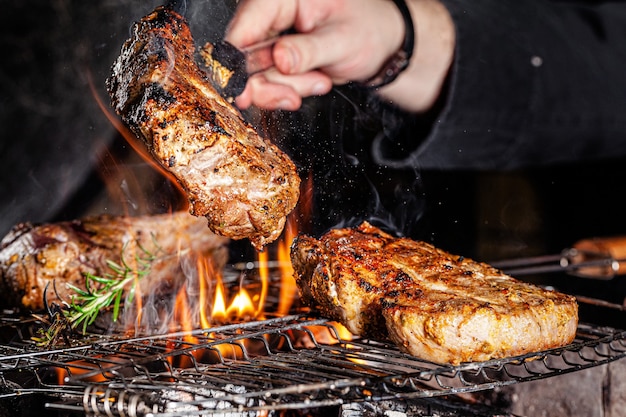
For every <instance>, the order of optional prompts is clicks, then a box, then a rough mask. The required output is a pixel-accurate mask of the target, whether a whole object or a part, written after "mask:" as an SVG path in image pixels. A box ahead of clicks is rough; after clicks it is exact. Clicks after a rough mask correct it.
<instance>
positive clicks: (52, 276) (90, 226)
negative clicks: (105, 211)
mask: <svg viewBox="0 0 626 417" xmlns="http://www.w3.org/2000/svg"><path fill="white" fill-rule="evenodd" d="M228 241H229V240H228V239H227V238H224V237H222V236H217V235H215V234H213V233H212V232H211V231H210V230H209V229H207V227H206V223H205V221H204V220H202V219H198V218H197V217H193V216H191V215H190V214H189V213H187V212H179V213H174V214H163V215H156V216H144V217H112V216H106V215H105V216H97V217H90V218H85V219H82V220H76V221H70V222H60V223H52V224H43V225H38V226H34V225H32V224H28V223H24V224H20V225H17V226H16V227H14V228H13V230H12V231H11V232H9V233H8V234H7V235H6V236H5V237H4V239H2V241H1V242H0V303H1V305H2V306H3V307H9V306H10V307H21V308H25V309H29V310H39V309H42V308H43V307H44V302H43V293H44V289H45V288H46V285H47V284H48V283H50V284H51V285H50V288H49V289H48V291H47V298H48V301H49V302H57V303H59V301H60V300H59V299H61V300H65V301H67V302H69V301H70V298H71V294H72V293H73V292H72V290H70V289H68V288H67V287H66V285H65V284H66V283H71V284H73V285H75V286H77V287H79V288H83V289H84V288H85V274H86V273H91V274H94V275H97V276H104V274H110V273H111V272H112V271H111V269H110V268H109V267H108V266H107V261H109V260H110V261H114V262H116V263H118V264H120V262H121V257H122V256H124V259H125V260H126V261H127V262H129V263H132V262H133V260H134V259H135V256H139V257H145V254H146V252H149V253H150V254H152V255H154V256H155V257H156V258H157V260H156V261H154V262H153V264H152V267H151V269H150V273H149V274H148V275H147V276H145V277H143V278H142V279H141V280H140V281H139V282H140V284H141V285H140V289H141V291H142V293H143V294H148V293H154V292H159V291H162V292H164V293H167V292H168V291H171V290H172V288H173V287H176V284H177V282H179V281H181V280H183V279H184V275H183V271H182V269H181V262H183V260H187V261H188V260H189V259H192V258H193V257H194V256H197V255H198V254H202V255H203V256H210V257H212V258H213V259H214V260H215V263H216V266H217V267H221V266H223V265H224V264H225V263H226V260H227V257H228V250H227V243H228ZM52 283H54V285H55V288H56V293H55V291H54V288H53V287H52Z"/></svg>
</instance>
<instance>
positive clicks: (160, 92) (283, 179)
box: [107, 7, 300, 249]
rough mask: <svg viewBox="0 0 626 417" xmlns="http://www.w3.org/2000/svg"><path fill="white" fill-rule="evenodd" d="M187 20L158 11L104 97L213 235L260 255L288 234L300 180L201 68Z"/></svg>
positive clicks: (138, 28) (139, 26)
mask: <svg viewBox="0 0 626 417" xmlns="http://www.w3.org/2000/svg"><path fill="white" fill-rule="evenodd" d="M195 55H196V50H195V46H194V40H193V38H192V36H191V32H190V30H189V27H188V25H187V23H186V21H185V19H184V18H183V17H182V16H180V15H179V14H178V13H176V12H174V11H172V10H170V9H169V8H167V7H158V8H157V9H155V10H154V12H152V13H151V14H149V15H148V16H146V17H144V18H143V19H141V20H140V21H139V22H137V23H136V24H135V25H134V28H133V34H132V36H131V38H130V39H128V40H127V41H126V42H125V43H124V45H123V47H122V51H121V55H120V56H119V58H118V59H117V60H116V62H115V63H114V65H113V68H112V74H111V76H110V77H109V78H108V80H107V89H108V91H109V94H110V96H111V101H112V105H113V107H114V109H115V111H116V112H117V113H118V114H119V115H120V117H121V118H122V120H123V121H124V122H125V123H126V124H127V125H128V126H129V128H130V129H131V130H132V131H133V132H134V133H135V134H136V135H137V136H139V137H140V138H142V139H143V141H144V142H145V144H146V145H147V148H148V150H149V151H150V153H151V154H152V156H153V157H154V158H155V159H156V160H157V161H158V162H159V163H160V164H161V165H162V166H163V167H164V168H165V169H167V170H168V171H169V172H171V173H172V174H173V175H174V176H175V177H176V179H177V180H178V181H179V182H180V184H181V185H182V187H183V189H184V190H185V191H186V193H187V196H188V198H189V201H190V203H191V208H190V210H191V212H192V214H194V215H196V216H205V217H206V218H207V219H208V225H209V228H211V230H213V231H214V232H215V233H217V234H220V235H224V236H228V237H231V238H233V239H243V238H249V239H250V241H251V242H252V244H253V245H254V246H255V247H256V248H257V249H260V248H262V247H263V246H264V245H266V244H267V243H269V242H272V241H273V240H275V239H276V238H277V237H278V236H279V235H280V233H281V232H282V230H283V227H284V224H285V217H286V215H287V214H289V212H291V210H293V208H294V207H295V205H296V203H297V200H298V196H299V184H300V178H299V177H298V175H297V172H296V168H295V166H294V164H293V162H292V161H291V160H290V159H289V157H288V156H287V155H285V154H284V153H283V152H281V151H280V149H278V147H276V146H275V145H274V144H273V143H271V142H270V141H269V140H267V139H264V138H261V137H260V136H259V135H258V134H257V132H256V131H255V130H254V129H253V128H252V126H250V125H249V124H248V123H246V122H245V121H244V120H243V118H242V116H241V114H240V112H239V111H238V110H237V109H235V108H234V107H233V106H232V105H231V104H230V103H229V102H228V101H226V100H225V99H224V98H222V97H221V96H220V95H219V94H218V92H217V91H216V89H215V88H214V86H213V85H212V83H211V81H210V80H209V78H208V77H207V72H205V71H204V70H203V69H202V68H201V67H200V65H199V64H198V63H197V62H196V60H195V58H196V57H195Z"/></svg>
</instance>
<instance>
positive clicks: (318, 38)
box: [273, 30, 351, 76]
mask: <svg viewBox="0 0 626 417" xmlns="http://www.w3.org/2000/svg"><path fill="white" fill-rule="evenodd" d="M350 38H351V37H348V38H347V39H350ZM349 43H350V42H346V38H343V39H340V38H338V37H337V34H336V33H334V34H333V33H330V31H325V30H317V31H314V32H310V33H299V34H291V35H285V36H283V37H282V38H281V39H280V40H278V42H276V45H274V51H273V58H274V65H275V66H276V68H277V69H278V70H279V71H280V72H282V73H283V74H301V73H305V72H309V71H312V70H316V69H322V68H325V67H330V66H334V65H336V64H337V63H341V62H345V61H346V60H347V56H346V55H347V54H346V51H349V50H350V47H351V46H350V45H349ZM329 75H331V76H335V75H337V74H329Z"/></svg>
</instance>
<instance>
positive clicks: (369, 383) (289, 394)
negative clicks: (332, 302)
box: [0, 315, 626, 417]
mask: <svg viewBox="0 0 626 417" xmlns="http://www.w3.org/2000/svg"><path fill="white" fill-rule="evenodd" d="M625 336H626V332H623V331H617V330H614V329H611V328H606V327H597V326H593V325H586V324H581V325H579V328H578V335H577V338H576V340H575V341H574V343H572V344H571V345H569V346H566V347H563V348H559V349H552V350H548V351H544V352H538V353H532V354H528V355H523V356H518V357H513V358H506V359H499V360H491V361H486V362H481V363H467V364H462V365H459V366H441V365H437V364H433V363H429V362H425V361H422V360H419V359H417V358H415V357H412V356H410V355H406V354H404V353H401V352H400V351H398V350H397V349H396V348H395V346H393V345H390V344H386V343H381V342H377V341H370V340H342V339H341V338H340V337H339V332H338V330H337V329H336V328H335V327H334V326H333V324H332V323H329V322H327V321H326V320H324V319H319V318H315V317H309V316H306V315H292V316H288V317H283V318H277V319H269V320H264V321H257V322H249V323H239V324H233V325H228V326H221V327H215V328H212V329H198V330H194V331H191V332H178V333H170V334H164V335H154V336H146V337H138V338H131V339H125V338H124V337H123V336H121V335H110V336H106V337H103V336H98V335H90V336H88V337H86V338H85V339H84V340H83V341H82V343H83V344H81V345H77V346H74V347H71V348H66V349H44V348H39V347H37V346H36V345H35V344H34V343H30V342H29V341H28V340H23V341H19V343H14V344H7V345H0V376H1V378H2V379H1V380H0V384H2V383H4V386H5V387H6V389H4V391H3V392H5V394H4V395H28V394H37V393H42V392H43V393H45V394H46V395H49V396H51V397H53V398H56V401H50V403H49V404H48V407H49V408H52V409H58V410H61V409H63V410H69V411H75V412H77V413H83V414H87V415H94V416H109V417H110V416H114V417H115V416H125V417H142V416H155V417H156V416H158V417H167V416H204V415H214V414H223V413H234V414H231V415H237V416H248V415H256V413H257V412H259V411H264V412H268V411H271V410H274V411H276V410H285V409H303V408H311V407H326V406H331V405H339V404H346V403H355V402H363V401H384V400H390V399H397V398H403V399H413V398H426V397H435V396H442V395H448V394H458V393H462V392H474V391H480V390H486V389H492V388H495V387H498V386H505V385H511V384H515V383H519V382H524V381H532V380H536V379H542V378H547V377H551V376H556V375H561V374H565V373H569V372H575V371H578V370H581V369H586V368H590V367H593V366H597V365H601V364H604V363H608V362H610V361H613V360H616V359H619V358H622V357H624V356H626V337H625ZM16 374H21V375H23V374H28V375H30V378H26V379H27V380H28V381H29V384H30V385H28V384H22V385H19V384H18V385H17V387H15V382H11V381H13V379H12V378H13V376H15V375H16ZM22 379H24V378H22ZM61 380H62V381H61ZM11 384H14V385H13V388H11Z"/></svg>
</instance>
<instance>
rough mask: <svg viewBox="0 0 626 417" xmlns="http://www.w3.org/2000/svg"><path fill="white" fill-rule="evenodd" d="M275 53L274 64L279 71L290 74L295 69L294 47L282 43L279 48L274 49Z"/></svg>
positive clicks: (295, 56)
mask: <svg viewBox="0 0 626 417" xmlns="http://www.w3.org/2000/svg"><path fill="white" fill-rule="evenodd" d="M275 54H276V55H275V60H276V64H277V67H278V69H279V70H280V71H281V72H283V73H285V74H291V73H293V71H295V69H296V67H297V61H298V57H297V54H296V51H295V50H294V48H292V47H290V46H289V45H282V47H281V48H279V49H277V50H276V52H275Z"/></svg>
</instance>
